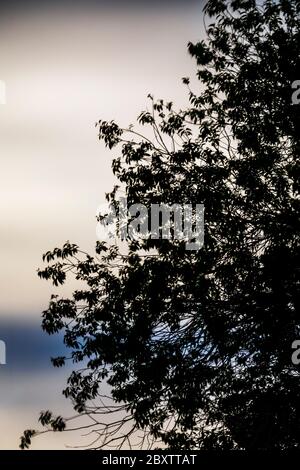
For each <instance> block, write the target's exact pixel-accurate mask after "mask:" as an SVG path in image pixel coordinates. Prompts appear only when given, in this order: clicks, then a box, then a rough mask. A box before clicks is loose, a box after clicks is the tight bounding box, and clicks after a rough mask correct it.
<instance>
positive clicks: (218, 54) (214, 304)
mask: <svg viewBox="0 0 300 470" xmlns="http://www.w3.org/2000/svg"><path fill="white" fill-rule="evenodd" d="M205 18H206V23H207V21H210V24H209V25H206V33H207V38H206V40H205V41H201V42H199V43H197V44H189V46H188V48H189V52H190V54H191V55H192V56H193V57H194V58H195V60H196V62H197V66H198V69H197V70H198V71H197V78H198V79H199V80H200V83H201V90H202V91H201V92H197V93H195V92H194V91H193V90H192V87H191V86H190V80H189V79H188V78H184V79H183V82H184V84H185V85H186V86H187V88H188V93H189V103H190V106H189V108H188V109H185V110H178V111H176V110H175V109H174V106H173V104H172V103H167V102H164V101H163V100H160V101H155V100H154V99H153V98H152V97H151V96H150V97H149V99H150V103H151V110H150V111H146V112H143V113H141V115H140V116H139V118H138V123H139V125H140V126H146V127H147V130H146V131H145V136H143V135H142V133H141V132H140V126H138V128H135V127H130V128H129V129H122V128H120V127H119V126H118V125H117V124H116V123H115V122H113V121H111V122H107V121H99V123H97V126H98V130H99V138H100V139H101V140H103V141H104V142H105V144H106V145H107V146H108V147H109V148H111V149H112V148H115V147H117V148H119V147H120V152H119V156H117V157H116V158H114V160H113V164H112V169H113V172H114V174H115V175H116V176H117V178H118V180H119V181H120V186H121V187H122V188H125V191H126V197H127V199H128V203H129V204H135V203H143V204H144V205H145V206H146V207H148V208H150V207H151V204H162V203H164V204H173V203H179V204H185V203H191V204H197V203H203V204H204V206H205V229H204V232H205V242H204V246H203V247H202V249H200V250H195V251H188V250H186V247H185V243H184V241H183V240H175V239H171V240H166V239H160V240H156V239H152V238H151V236H150V235H149V236H148V237H144V238H137V239H135V240H129V241H128V251H127V252H125V253H121V250H120V248H119V247H118V246H115V245H113V246H108V245H107V244H106V243H105V242H97V246H96V254H95V256H90V255H89V254H86V253H83V252H82V251H80V250H79V248H78V247H77V246H76V245H72V244H70V243H69V242H67V243H66V244H65V245H64V247H63V248H62V249H55V250H54V251H53V252H48V253H46V255H44V260H45V261H46V262H47V263H48V265H47V267H46V268H45V269H43V270H41V271H40V272H39V275H40V277H41V278H43V279H50V280H52V281H53V283H54V285H58V284H63V283H64V282H65V280H66V276H67V273H68V274H71V273H73V274H74V275H75V277H76V279H78V280H80V281H84V282H85V284H86V288H84V289H81V290H77V291H75V292H74V294H73V297H72V298H70V299H64V298H58V297H57V296H53V297H52V298H51V301H50V305H49V308H48V310H46V311H45V312H44V313H43V325H42V326H43V329H44V330H45V331H46V332H47V333H49V334H52V333H56V332H59V331H63V333H64V342H65V344H66V345H67V347H68V348H69V349H70V358H69V360H71V361H72V362H73V363H74V364H75V365H74V371H73V372H72V374H71V376H70V377H69V379H68V384H67V387H66V389H65V390H64V392H63V393H64V395H65V396H66V397H68V398H70V399H71V400H72V402H73V405H74V408H75V410H76V411H77V412H78V416H77V418H76V419H79V420H81V419H82V420H83V421H82V422H80V423H79V424H76V426H75V427H77V426H78V427H79V428H80V427H81V426H82V427H84V428H87V429H88V430H89V431H90V432H91V437H92V439H91V440H92V441H93V442H91V447H92V448H102V447H103V446H106V447H109V446H111V447H113V446H116V447H118V448H120V447H122V446H125V447H129V446H140V447H149V446H151V445H160V444H161V445H166V446H167V447H169V448H176V449H192V448H193V449H197V448H198V449H234V448H239V449H251V448H255V449H288V448H299V447H300V439H299V431H300V405H299V398H298V397H299V393H300V380H299V378H300V374H299V368H298V367H297V366H296V365H294V364H293V362H292V360H291V356H292V352H293V351H292V343H293V341H294V340H296V339H297V338H299V326H300V322H299V280H298V279H299V278H298V276H297V275H298V272H299V237H298V233H297V229H298V228H299V219H298V214H299V161H298V158H297V157H298V155H299V149H300V142H299V123H300V120H299V106H297V105H295V104H293V102H292V98H291V97H292V93H293V92H294V90H293V88H292V84H293V82H294V81H295V80H297V78H298V79H300V76H299V73H300V70H299V38H300V32H299V31H300V29H299V27H300V6H299V2H298V0H276V1H275V0H263V1H260V2H258V1H255V0H230V1H229V0H209V1H208V2H207V5H206V7H205ZM297 73H298V76H297ZM148 129H150V130H151V131H153V138H149V135H150V134H149V132H148ZM117 195H118V186H116V187H115V188H114V189H113V191H112V192H111V193H110V194H108V195H107V199H108V201H109V202H110V203H111V204H112V205H113V206H114V207H117ZM66 360H67V358H56V359H54V360H53V363H54V365H55V366H62V365H63V364H65V361H66ZM77 363H82V367H81V368H79V366H77ZM106 384H107V385H106ZM107 387H109V389H110V393H109V396H108V397H106V398H105V395H106V393H105V390H107ZM106 399H107V400H109V401H108V402H107V401H106ZM113 416H114V417H113ZM72 419H74V418H72ZM40 421H41V424H42V425H44V426H46V430H48V429H50V430H59V431H62V430H64V429H65V426H66V425H68V428H69V429H70V424H69V422H68V420H64V419H63V418H61V417H53V415H52V413H50V412H48V411H47V412H43V413H42V414H41V417H40ZM36 433H38V432H37V431H31V430H27V431H25V433H24V435H23V437H22V442H21V447H22V448H25V447H28V446H29V444H30V440H31V437H32V436H33V435H34V434H36Z"/></svg>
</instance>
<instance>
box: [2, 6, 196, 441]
mask: <svg viewBox="0 0 300 470" xmlns="http://www.w3.org/2000/svg"><path fill="white" fill-rule="evenodd" d="M201 25H202V1H201V0H199V1H196V0H195V1H194V0H190V1H189V0H188V1H185V2H179V1H175V0H173V1H170V0H168V1H167V0H159V1H154V2H153V1H152V2H146V1H144V2H141V1H139V2H138V1H130V2H125V1H124V2H123V1H122V2H121V1H114V2H111V1H98V2H96V1H84V2H83V1H82V2H79V1H73V2H72V1H71V0H70V1H67V0H66V1H58V0H57V1H51V2H50V0H49V1H47V2H46V1H44V2H43V1H39V2H36V1H35V2H34V1H30V0H29V1H28V2H21V1H12V2H6V3H3V2H1V5H0V57H1V63H0V80H2V81H3V82H5V84H6V104H5V105H1V106H0V161H1V172H0V185H1V186H0V187H1V198H0V259H1V264H0V285H1V296H0V340H5V341H6V343H7V361H8V364H7V366H0V382H1V389H0V436H1V437H0V448H2V449H5V448H16V447H17V445H18V442H17V441H18V437H19V435H20V434H21V432H22V431H23V430H24V427H28V426H29V427H30V426H33V427H34V426H35V425H36V417H37V415H38V412H39V411H40V409H42V408H43V407H46V408H53V409H54V410H57V409H61V410H62V411H64V410H67V409H68V406H69V405H68V403H67V402H66V400H64V399H63V398H62V397H61V394H60V392H61V390H62V388H63V384H64V382H65V378H66V371H58V370H56V369H53V368H52V367H51V365H50V362H49V357H50V356H51V355H57V354H59V351H60V349H61V347H62V346H61V341H60V339H59V337H58V338H49V337H47V335H45V334H43V333H42V332H41V330H40V313H41V311H42V310H43V309H45V308H46V306H47V304H48V300H49V297H50V294H51V293H53V291H54V288H53V286H51V285H50V284H49V283H46V282H42V281H40V280H39V279H38V277H37V275H36V269H37V268H38V267H39V266H40V265H41V255H42V253H43V252H45V251H47V250H48V249H51V248H53V247H55V246H60V245H62V244H63V243H64V242H65V241H66V240H67V239H69V240H70V241H72V242H76V243H78V244H79V245H80V246H81V247H82V248H83V249H85V250H87V251H91V250H92V249H93V246H94V243H95V240H96V219H95V214H96V209H97V207H98V206H99V204H101V203H102V202H103V201H104V196H105V192H108V191H110V190H111V188H112V185H113V182H114V179H113V177H112V172H111V169H110V163H111V159H112V157H113V155H112V154H111V152H108V151H107V150H105V149H104V148H103V146H102V145H100V144H99V142H98V140H97V133H96V130H95V127H94V123H95V121H96V120H98V119H100V118H103V119H115V120H116V121H117V122H119V123H120V124H121V125H128V124H129V123H131V122H133V121H134V120H135V118H136V116H137V115H138V114H139V112H140V111H141V110H142V109H145V107H146V106H147V100H146V96H147V94H148V93H149V92H151V93H152V94H154V96H156V97H157V98H161V97H162V98H165V99H167V100H172V101H174V102H175V103H176V104H177V105H178V107H181V106H185V104H186V103H187V95H186V90H185V88H184V87H183V85H182V84H181V80H180V79H181V77H182V76H188V75H194V72H195V65H194V63H193V61H192V60H191V58H190V57H189V55H188V53H187V48H186V45H187V42H188V41H190V40H191V41H196V40H197V39H198V38H199V37H200V36H201V34H202V32H201ZM74 285H75V284H74V282H72V281H71V282H70V283H68V285H67V286H66V287H63V288H61V289H59V293H62V294H63V295H69V294H70V293H71V291H72V289H73V288H74ZM64 439H66V438H64ZM68 439H69V437H68ZM38 442H39V443H35V444H34V446H36V448H38V447H39V446H40V448H43V447H45V448H46V447H50V448H51V446H52V448H62V447H63V446H64V443H65V441H64V440H61V438H60V437H59V436H57V435H56V436H54V437H51V438H47V439H46V438H43V439H41V440H39V441H38ZM73 442H74V440H73Z"/></svg>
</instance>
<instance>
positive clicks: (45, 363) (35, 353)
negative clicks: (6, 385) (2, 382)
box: [0, 317, 65, 377]
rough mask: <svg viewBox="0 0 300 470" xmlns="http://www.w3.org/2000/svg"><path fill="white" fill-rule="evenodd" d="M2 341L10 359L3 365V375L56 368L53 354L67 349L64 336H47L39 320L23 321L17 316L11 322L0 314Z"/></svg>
mask: <svg viewBox="0 0 300 470" xmlns="http://www.w3.org/2000/svg"><path fill="white" fill-rule="evenodd" d="M0 340H2V341H4V342H5V344H6V361H7V364H6V365H0V377H1V375H2V377H3V374H5V375H6V374H14V373H16V374H18V373H22V372H26V371H27V372H28V371H30V372H31V373H33V372H35V371H36V372H38V371H39V370H41V369H43V370H45V369H47V368H50V367H51V368H53V366H52V364H51V362H50V357H56V356H59V355H62V354H63V353H64V352H65V348H64V345H63V341H62V337H61V335H57V334H55V335H52V336H49V335H47V334H46V333H45V332H43V331H42V329H41V327H40V325H39V321H37V322H36V323H33V322H32V321H30V322H25V321H24V322H22V321H21V320H20V319H18V321H16V320H14V321H11V322H10V321H8V320H7V319H6V320H3V319H1V317H0Z"/></svg>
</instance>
